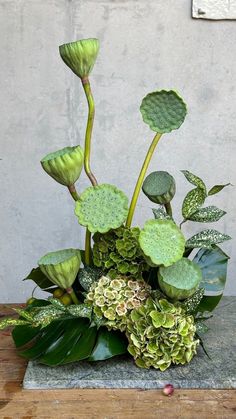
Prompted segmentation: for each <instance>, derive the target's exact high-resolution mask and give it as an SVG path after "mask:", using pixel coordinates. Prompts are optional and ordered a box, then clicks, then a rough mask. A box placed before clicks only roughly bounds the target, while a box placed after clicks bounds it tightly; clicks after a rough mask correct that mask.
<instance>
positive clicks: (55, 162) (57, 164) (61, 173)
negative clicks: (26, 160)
mask: <svg viewBox="0 0 236 419" xmlns="http://www.w3.org/2000/svg"><path fill="white" fill-rule="evenodd" d="M83 164H84V152H83V149H82V148H81V147H80V146H79V145H78V146H74V147H65V148H63V149H61V150H58V151H55V152H54V153H49V154H47V155H46V156H45V157H43V159H42V160H41V165H42V167H43V169H44V170H45V172H47V174H48V175H49V176H51V177H52V178H53V179H55V180H56V181H57V182H58V183H61V184H62V185H65V186H71V185H74V183H75V182H76V181H77V180H78V179H79V177H80V174H81V171H82V168H83Z"/></svg>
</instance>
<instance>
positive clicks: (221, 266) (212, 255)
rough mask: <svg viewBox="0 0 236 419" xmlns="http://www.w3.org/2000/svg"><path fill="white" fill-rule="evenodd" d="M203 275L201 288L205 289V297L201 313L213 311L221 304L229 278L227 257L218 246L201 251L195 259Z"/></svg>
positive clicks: (200, 307)
mask: <svg viewBox="0 0 236 419" xmlns="http://www.w3.org/2000/svg"><path fill="white" fill-rule="evenodd" d="M193 260H194V262H195V263H197V264H198V265H199V266H200V268H201V270H202V274H203V279H202V282H201V284H200V287H202V288H204V289H205V295H204V297H203V299H202V301H201V303H200V306H199V308H198V309H199V311H212V310H214V308H215V307H216V306H217V304H218V303H219V301H220V299H221V297H222V295H223V291H224V287H225V282H226V277H227V265H228V260H229V256H227V255H226V254H225V253H224V252H223V250H222V249H220V247H218V246H213V248H212V249H200V250H199V251H198V253H197V254H196V256H195V257H194V259H193Z"/></svg>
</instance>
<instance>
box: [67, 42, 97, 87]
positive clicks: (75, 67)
mask: <svg viewBox="0 0 236 419" xmlns="http://www.w3.org/2000/svg"><path fill="white" fill-rule="evenodd" d="M98 51H99V41H98V39H95V38H90V39H81V40H80V41H75V42H70V43H69V44H64V45H61V46H60V47H59V52H60V56H61V58H62V60H63V61H64V63H65V64H66V65H67V66H68V67H69V68H70V69H71V70H72V71H73V73H75V74H76V75H77V76H78V77H80V78H81V79H83V78H84V77H87V76H88V75H89V74H90V72H91V71H92V68H93V66H94V64H95V61H96V58H97V55H98Z"/></svg>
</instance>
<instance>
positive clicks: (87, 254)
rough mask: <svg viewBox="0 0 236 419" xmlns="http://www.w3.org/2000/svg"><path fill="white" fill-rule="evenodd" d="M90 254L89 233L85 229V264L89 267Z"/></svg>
mask: <svg viewBox="0 0 236 419" xmlns="http://www.w3.org/2000/svg"><path fill="white" fill-rule="evenodd" d="M90 252H91V233H90V231H89V230H88V229H86V234H85V256H84V259H85V264H86V265H87V266H89V263H90Z"/></svg>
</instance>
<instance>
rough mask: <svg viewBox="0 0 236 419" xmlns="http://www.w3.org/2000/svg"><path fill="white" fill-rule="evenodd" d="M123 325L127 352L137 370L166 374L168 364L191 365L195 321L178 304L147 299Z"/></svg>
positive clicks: (194, 341)
mask: <svg viewBox="0 0 236 419" xmlns="http://www.w3.org/2000/svg"><path fill="white" fill-rule="evenodd" d="M126 324H127V329H126V335H127V338H128V341H129V346H128V351H129V352H130V354H131V355H132V356H133V357H134V359H135V362H136V364H137V365H138V366H139V367H142V368H150V367H154V368H157V369H160V370H161V371H165V370H166V369H167V368H168V367H169V366H170V365H171V364H185V363H187V362H190V361H191V359H192V358H193V356H194V355H195V354H196V351H197V346H198V344H199V340H197V339H195V333H196V326H195V324H194V318H193V316H190V315H188V314H187V313H186V312H185V310H184V309H183V308H182V307H181V306H180V304H179V303H178V304H171V303H170V302H168V301H167V300H165V299H160V300H156V301H154V300H153V299H152V298H148V299H147V300H146V301H145V302H144V303H143V304H142V306H141V307H139V308H137V309H134V310H133V311H132V312H131V314H130V316H129V317H128V319H127V323H126Z"/></svg>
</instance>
